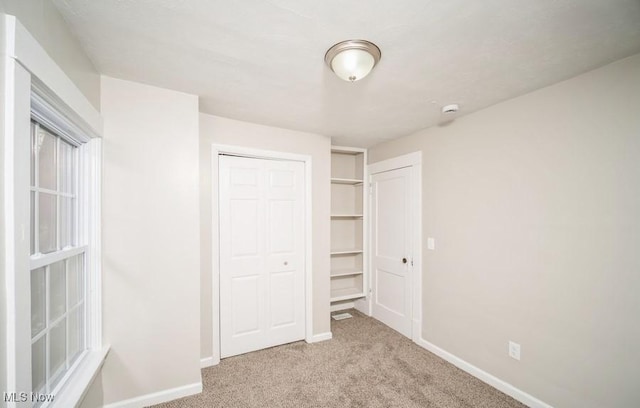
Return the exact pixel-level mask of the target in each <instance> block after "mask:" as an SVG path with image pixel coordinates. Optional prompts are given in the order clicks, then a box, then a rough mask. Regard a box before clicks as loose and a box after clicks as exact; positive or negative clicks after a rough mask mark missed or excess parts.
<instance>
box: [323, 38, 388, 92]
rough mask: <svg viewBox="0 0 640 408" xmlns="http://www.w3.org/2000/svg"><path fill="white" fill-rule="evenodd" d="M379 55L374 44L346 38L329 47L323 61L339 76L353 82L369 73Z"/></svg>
mask: <svg viewBox="0 0 640 408" xmlns="http://www.w3.org/2000/svg"><path fill="white" fill-rule="evenodd" d="M380 56H381V53H380V49H379V48H378V47H377V46H376V45H375V44H373V43H370V42H369V41H364V40H348V41H343V42H340V43H338V44H336V45H334V46H333V47H331V48H330V49H329V51H327V54H326V55H325V61H326V63H327V65H329V67H330V68H331V70H332V71H333V72H335V74H336V75H337V76H338V77H339V78H341V79H344V80H345V81H351V82H353V81H358V80H360V79H362V78H364V77H366V76H367V75H369V73H370V72H371V70H372V69H373V67H374V66H375V65H376V63H377V62H378V61H379V60H380Z"/></svg>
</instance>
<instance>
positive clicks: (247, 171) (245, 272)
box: [219, 156, 305, 357]
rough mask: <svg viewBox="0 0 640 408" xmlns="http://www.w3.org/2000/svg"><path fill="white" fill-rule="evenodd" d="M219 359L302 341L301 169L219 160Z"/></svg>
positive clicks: (259, 161)
mask: <svg viewBox="0 0 640 408" xmlns="http://www.w3.org/2000/svg"><path fill="white" fill-rule="evenodd" d="M219 182H220V184H219V192H220V195H219V200H220V207H219V208H220V220H219V222H220V224H219V225H220V355H221V357H229V356H233V355H237V354H242V353H247V352H249V351H255V350H260V349H264V348H267V347H272V346H276V345H279V344H284V343H290V342H293V341H297V340H302V339H304V334H305V310H304V307H305V293H304V287H305V285H304V268H305V259H304V256H305V255H304V253H305V234H304V163H302V162H295V161H279V160H268V159H254V158H246V157H233V156H220V160H219Z"/></svg>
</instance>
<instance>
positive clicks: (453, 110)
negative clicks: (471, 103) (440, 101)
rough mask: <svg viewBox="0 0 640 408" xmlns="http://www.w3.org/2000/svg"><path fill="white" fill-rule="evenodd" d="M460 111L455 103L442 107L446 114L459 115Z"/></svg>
mask: <svg viewBox="0 0 640 408" xmlns="http://www.w3.org/2000/svg"><path fill="white" fill-rule="evenodd" d="M458 110H460V107H459V106H458V104H457V103H453V104H451V105H445V106H443V107H442V113H444V114H452V113H457V112H458Z"/></svg>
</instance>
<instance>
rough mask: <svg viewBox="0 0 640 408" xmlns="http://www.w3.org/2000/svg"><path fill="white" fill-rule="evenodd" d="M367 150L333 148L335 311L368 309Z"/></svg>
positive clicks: (332, 279) (332, 262)
mask: <svg viewBox="0 0 640 408" xmlns="http://www.w3.org/2000/svg"><path fill="white" fill-rule="evenodd" d="M366 154H367V153H366V149H360V148H353V147H339V146H333V147H332V148H331V271H330V277H331V310H332V311H336V310H343V309H348V308H352V307H356V308H358V309H366V301H365V298H366V295H367V292H368V288H367V279H366V256H365V254H366V245H365V241H364V237H365V236H366V235H365V228H366V218H367V214H366V208H367V197H366V195H365V191H366V190H365V187H364V186H366V185H367V183H366V180H365V170H364V167H365V164H366ZM363 311H364V312H365V313H366V310H363Z"/></svg>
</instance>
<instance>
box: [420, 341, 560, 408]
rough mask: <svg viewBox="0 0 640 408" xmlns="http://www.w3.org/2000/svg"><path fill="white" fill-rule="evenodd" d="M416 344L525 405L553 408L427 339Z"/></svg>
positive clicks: (534, 407) (533, 407)
mask: <svg viewBox="0 0 640 408" xmlns="http://www.w3.org/2000/svg"><path fill="white" fill-rule="evenodd" d="M416 344H418V345H419V346H421V347H423V348H425V349H427V350H429V351H430V352H432V353H433V354H435V355H437V356H438V357H440V358H442V359H444V360H447V361H448V362H450V363H451V364H453V365H454V366H456V367H458V368H459V369H461V370H463V371H466V372H467V373H469V374H471V375H472V376H474V377H476V378H477V379H479V380H481V381H483V382H485V383H487V384H489V385H490V386H492V387H494V388H496V389H498V390H500V391H502V392H504V393H505V394H507V395H509V396H511V397H513V398H514V399H516V400H518V401H520V402H522V403H523V404H525V405H526V406H528V407H531V408H553V407H552V406H551V405H549V404H547V403H546V402H543V401H540V400H539V399H537V398H536V397H534V396H533V395H530V394H527V393H526V392H524V391H522V390H521V389H519V388H516V387H514V386H513V385H511V384H509V383H508V382H506V381H503V380H501V379H499V378H498V377H495V376H493V375H491V374H489V373H488V372H486V371H484V370H481V369H479V368H478V367H476V366H474V365H473V364H470V363H468V362H466V361H464V360H463V359H461V358H459V357H456V356H454V355H453V354H451V353H449V352H448V351H445V350H443V349H441V348H440V347H438V346H436V345H435V344H432V343H429V342H428V341H426V340H425V339H423V338H422V337H420V340H419V341H418V342H416Z"/></svg>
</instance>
